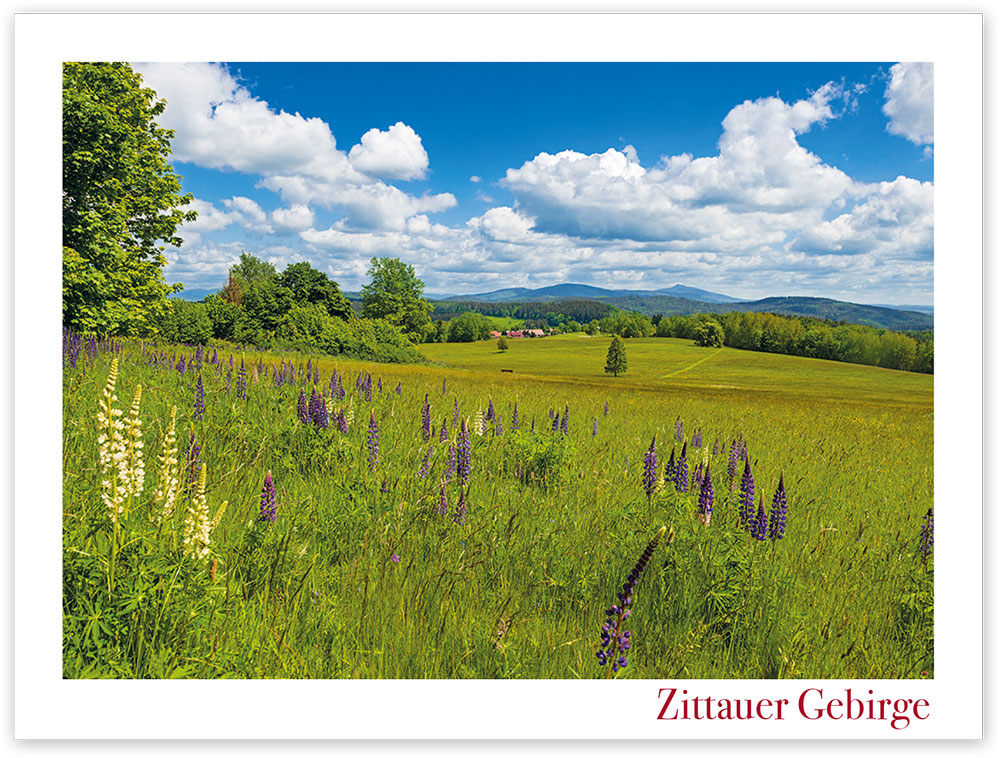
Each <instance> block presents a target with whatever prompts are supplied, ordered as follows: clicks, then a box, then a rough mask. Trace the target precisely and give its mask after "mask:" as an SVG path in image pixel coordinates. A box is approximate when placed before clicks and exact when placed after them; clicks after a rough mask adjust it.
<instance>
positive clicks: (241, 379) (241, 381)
mask: <svg viewBox="0 0 1000 758" xmlns="http://www.w3.org/2000/svg"><path fill="white" fill-rule="evenodd" d="M236 397H238V398H240V399H242V400H246V399H247V367H246V364H245V362H244V361H243V359H242V358H240V372H239V374H237V375H236Z"/></svg>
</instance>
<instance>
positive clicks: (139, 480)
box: [122, 384, 146, 498]
mask: <svg viewBox="0 0 1000 758" xmlns="http://www.w3.org/2000/svg"><path fill="white" fill-rule="evenodd" d="M141 399H142V385H141V384H140V385H138V386H137V387H136V388H135V397H133V399H132V409H131V410H130V411H129V414H128V418H127V419H126V420H125V439H126V444H127V447H126V454H125V467H124V469H123V470H122V497H125V498H129V497H132V496H136V497H138V496H139V495H141V494H142V488H143V485H144V484H145V481H146V464H145V462H144V460H143V456H142V447H143V443H142V420H141V419H140V418H139V402H140V400H141Z"/></svg>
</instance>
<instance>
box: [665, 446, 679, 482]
mask: <svg viewBox="0 0 1000 758" xmlns="http://www.w3.org/2000/svg"><path fill="white" fill-rule="evenodd" d="M674 453H675V451H674V448H670V460H668V461H667V465H666V467H665V468H664V469H663V480H664V481H666V482H672V481H674V477H676V476H677V458H676V456H675V454H674Z"/></svg>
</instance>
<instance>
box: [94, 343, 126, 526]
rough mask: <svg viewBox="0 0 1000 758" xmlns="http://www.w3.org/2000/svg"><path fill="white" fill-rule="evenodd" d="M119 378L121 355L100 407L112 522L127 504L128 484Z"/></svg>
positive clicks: (105, 495)
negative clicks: (124, 478)
mask: <svg viewBox="0 0 1000 758" xmlns="http://www.w3.org/2000/svg"><path fill="white" fill-rule="evenodd" d="M117 381H118V358H117V357H115V358H114V359H112V361H111V371H110V372H109V373H108V381H107V384H105V385H104V394H103V395H102V396H101V403H100V406H99V409H98V411H97V427H98V435H97V456H98V461H99V464H100V467H101V476H102V479H101V500H103V501H104V505H105V507H106V508H107V509H108V513H109V515H110V516H111V522H112V523H114V522H115V521H116V520H117V519H118V515H119V514H120V513H121V512H122V510H123V508H124V501H125V488H124V486H123V484H124V480H123V479H122V472H123V470H124V467H125V465H126V462H125V458H126V455H125V437H124V435H123V431H124V429H125V425H124V424H123V423H122V421H121V418H120V416H121V415H122V412H121V409H120V408H115V403H116V402H118V396H117V395H115V383H116V382H117Z"/></svg>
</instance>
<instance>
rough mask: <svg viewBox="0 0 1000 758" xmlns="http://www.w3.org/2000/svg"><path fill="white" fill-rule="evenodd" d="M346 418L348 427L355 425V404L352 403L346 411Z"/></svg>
mask: <svg viewBox="0 0 1000 758" xmlns="http://www.w3.org/2000/svg"><path fill="white" fill-rule="evenodd" d="M344 418H345V419H347V424H348V426H350V425H351V424H353V423H354V404H353V403H351V404H350V405H348V406H347V409H346V410H345V411H344Z"/></svg>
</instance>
